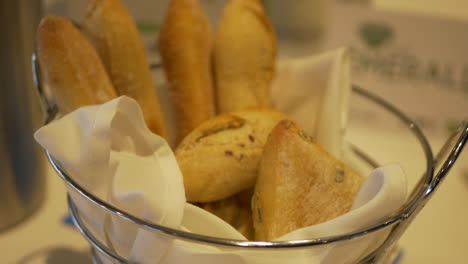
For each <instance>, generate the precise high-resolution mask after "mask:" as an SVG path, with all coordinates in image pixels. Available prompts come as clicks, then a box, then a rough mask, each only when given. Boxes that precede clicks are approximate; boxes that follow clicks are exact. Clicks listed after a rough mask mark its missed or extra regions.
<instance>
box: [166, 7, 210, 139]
mask: <svg viewBox="0 0 468 264" xmlns="http://www.w3.org/2000/svg"><path fill="white" fill-rule="evenodd" d="M158 42H159V45H158V46H159V53H160V55H161V58H162V63H163V68H164V71H165V74H166V77H167V81H168V83H169V92H170V93H169V94H170V98H171V100H172V105H173V107H174V113H175V120H176V124H175V125H176V129H177V132H178V134H177V136H176V143H177V142H180V140H182V138H183V137H185V136H186V135H187V134H188V133H189V132H190V131H192V130H193V129H194V128H196V127H197V126H198V125H200V124H201V123H202V122H203V121H205V120H208V119H210V118H211V117H212V116H213V115H214V99H213V87H212V73H211V52H212V42H213V37H212V32H211V28H210V25H209V22H208V19H207V18H206V16H205V13H204V11H203V9H202V7H201V6H200V3H199V2H198V0H171V2H170V4H169V7H168V10H167V13H166V17H165V19H164V21H163V23H162V25H161V29H160V31H159V38H158Z"/></svg>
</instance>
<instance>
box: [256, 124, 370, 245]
mask: <svg viewBox="0 0 468 264" xmlns="http://www.w3.org/2000/svg"><path fill="white" fill-rule="evenodd" d="M363 182H364V178H363V177H362V176H360V175H358V174H357V173H355V172H354V171H353V170H352V169H350V168H349V167H347V166H346V165H345V164H343V163H342V162H340V161H338V160H336V159H335V158H333V157H332V156H330V155H329V154H328V153H327V152H326V151H325V150H323V149H322V148H321V147H320V146H319V145H318V144H316V143H314V142H313V140H312V139H311V138H309V137H308V136H307V135H305V133H304V132H303V131H301V130H299V129H298V128H297V126H296V125H295V124H294V123H293V122H292V121H289V120H284V121H282V122H281V123H279V124H278V125H277V126H276V127H275V128H274V129H273V130H272V132H271V134H270V136H269V138H268V142H267V143H266V145H265V150H264V155H263V157H262V160H261V163H260V166H259V174H258V178H257V182H256V185H255V191H254V195H253V198H252V211H253V219H254V228H255V239H256V240H261V241H269V240H273V239H276V238H278V237H280V236H282V235H285V234H287V233H289V232H291V231H294V230H296V229H299V228H302V227H306V226H311V225H315V224H319V223H322V222H325V221H328V220H331V219H333V218H336V217H338V216H340V215H342V214H344V213H346V212H348V211H349V209H350V208H351V206H352V203H353V200H354V197H355V196H356V195H357V193H358V191H359V190H360V188H361V185H362V184H363Z"/></svg>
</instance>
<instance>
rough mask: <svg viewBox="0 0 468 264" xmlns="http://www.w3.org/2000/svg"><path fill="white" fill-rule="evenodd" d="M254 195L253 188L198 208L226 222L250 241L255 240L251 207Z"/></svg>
mask: <svg viewBox="0 0 468 264" xmlns="http://www.w3.org/2000/svg"><path fill="white" fill-rule="evenodd" d="M252 194H253V188H249V189H246V190H243V191H241V192H239V193H237V194H235V195H233V196H230V197H228V198H226V199H223V200H220V201H214V202H209V203H199V204H198V206H200V207H201V208H203V209H205V210H206V211H208V212H210V213H212V214H214V215H216V216H218V217H219V218H221V219H223V220H224V221H226V222H227V223H228V224H230V225H231V226H233V227H234V228H235V229H237V231H239V232H240V233H241V234H242V235H244V236H245V237H246V238H247V239H248V240H253V239H254V229H253V222H252V210H251V207H250V203H251V199H252Z"/></svg>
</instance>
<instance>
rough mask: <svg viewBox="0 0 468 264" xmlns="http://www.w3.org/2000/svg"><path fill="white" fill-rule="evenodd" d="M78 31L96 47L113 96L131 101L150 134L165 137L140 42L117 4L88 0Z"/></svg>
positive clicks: (163, 125)
mask: <svg viewBox="0 0 468 264" xmlns="http://www.w3.org/2000/svg"><path fill="white" fill-rule="evenodd" d="M82 30H83V32H84V33H85V34H86V36H87V37H88V38H89V39H90V41H91V43H92V44H93V45H94V46H95V47H96V50H97V52H98V54H99V55H100V56H101V58H102V60H103V62H104V65H105V66H106V69H107V71H108V73H109V75H110V78H111V80H112V83H113V85H114V87H115V89H116V90H117V93H118V94H119V95H127V96H129V97H132V98H134V99H135V100H136V101H137V102H138V103H139V104H140V107H141V109H142V111H143V115H144V117H145V121H146V124H147V125H148V127H149V128H150V129H151V131H153V132H154V133H156V134H158V135H161V136H163V137H167V132H166V126H165V122H164V118H163V114H162V110H161V106H160V102H159V99H158V95H157V93H156V89H155V87H154V84H153V80H152V76H151V72H150V70H149V64H148V61H147V58H146V53H145V49H144V46H143V42H142V40H141V37H140V34H139V32H138V30H137V27H136V25H135V22H134V21H133V19H132V17H131V16H130V14H129V13H128V11H127V9H126V8H125V7H124V6H123V4H122V3H121V2H120V0H90V1H89V3H88V7H87V11H86V15H85V17H84V19H83V23H82Z"/></svg>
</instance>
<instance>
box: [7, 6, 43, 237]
mask: <svg viewBox="0 0 468 264" xmlns="http://www.w3.org/2000/svg"><path fill="white" fill-rule="evenodd" d="M40 17H41V1H38V0H1V1H0V32H2V38H1V40H0V91H1V95H0V232H1V231H3V230H5V229H6V228H7V227H10V226H11V225H13V224H15V223H18V222H19V221H21V220H22V219H25V218H26V217H27V216H29V215H31V214H32V213H33V212H34V211H35V209H37V208H38V207H39V205H40V204H41V202H42V200H43V197H44V193H45V190H44V187H45V181H44V179H45V178H44V175H45V164H46V163H45V161H44V159H43V156H44V155H43V153H42V152H41V150H40V148H39V146H38V145H37V143H36V142H35V141H34V139H33V132H34V130H35V129H36V128H39V126H40V125H41V124H42V123H43V122H44V119H43V111H41V108H40V104H39V100H38V96H37V92H36V89H34V86H33V80H32V75H31V61H30V59H31V54H32V50H33V46H34V34H35V31H36V27H37V24H38V23H39V20H40Z"/></svg>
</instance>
